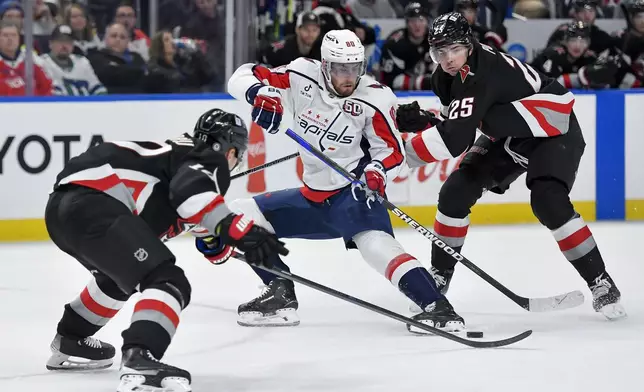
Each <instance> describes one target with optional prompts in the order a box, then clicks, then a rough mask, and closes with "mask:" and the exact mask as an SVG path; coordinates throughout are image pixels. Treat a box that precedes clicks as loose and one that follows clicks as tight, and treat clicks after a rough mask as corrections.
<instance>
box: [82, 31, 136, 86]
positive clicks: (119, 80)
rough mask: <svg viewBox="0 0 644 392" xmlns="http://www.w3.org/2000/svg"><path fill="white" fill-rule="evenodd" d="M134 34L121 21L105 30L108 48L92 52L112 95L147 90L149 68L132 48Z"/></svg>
mask: <svg viewBox="0 0 644 392" xmlns="http://www.w3.org/2000/svg"><path fill="white" fill-rule="evenodd" d="M129 43H130V35H129V34H128V31H127V30H126V29H125V27H124V26H123V25H122V24H120V23H112V24H111V25H109V26H108V27H107V29H106V30H105V48H103V49H101V50H98V51H95V52H91V53H90V54H89V56H88V57H89V61H90V63H91V64H92V67H93V68H94V71H95V72H96V76H98V79H99V80H100V81H101V83H103V85H104V86H105V87H106V88H107V91H108V93H110V94H135V93H142V92H144V86H145V84H146V81H145V76H146V72H147V67H146V65H145V61H144V60H143V58H142V57H141V55H140V54H138V53H136V52H133V51H131V50H129V49H128V45H129Z"/></svg>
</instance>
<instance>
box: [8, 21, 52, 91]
mask: <svg viewBox="0 0 644 392" xmlns="http://www.w3.org/2000/svg"><path fill="white" fill-rule="evenodd" d="M24 60H25V50H24V49H22V48H20V30H19V26H18V25H17V24H15V23H13V22H11V21H0V96H5V97H6V96H24V95H25V94H26V87H27V85H26V81H25V79H24V77H25V76H24V75H25V62H24ZM33 77H34V79H33V81H34V94H35V95H40V96H43V95H51V93H52V83H51V80H50V79H49V76H48V75H47V73H46V72H45V71H44V70H43V69H42V66H41V64H40V61H38V57H36V56H34V68H33Z"/></svg>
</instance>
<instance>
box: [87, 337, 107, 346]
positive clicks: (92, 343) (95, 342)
mask: <svg viewBox="0 0 644 392" xmlns="http://www.w3.org/2000/svg"><path fill="white" fill-rule="evenodd" d="M82 342H83V343H84V344H85V345H86V346H89V347H92V348H102V347H103V345H102V344H101V341H100V340H98V339H96V338H93V337H91V336H89V337H86V338H85V339H83V340H82Z"/></svg>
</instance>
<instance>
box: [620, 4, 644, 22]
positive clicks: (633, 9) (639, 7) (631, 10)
mask: <svg viewBox="0 0 644 392" xmlns="http://www.w3.org/2000/svg"><path fill="white" fill-rule="evenodd" d="M622 7H623V9H624V13H625V14H626V15H628V16H629V17H631V18H632V17H633V16H635V15H636V14H639V13H640V12H644V0H627V1H625V2H623V3H622Z"/></svg>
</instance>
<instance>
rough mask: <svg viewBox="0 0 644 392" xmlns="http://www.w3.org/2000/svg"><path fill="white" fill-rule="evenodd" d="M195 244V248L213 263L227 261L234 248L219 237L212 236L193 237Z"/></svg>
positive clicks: (217, 263) (218, 263)
mask: <svg viewBox="0 0 644 392" xmlns="http://www.w3.org/2000/svg"><path fill="white" fill-rule="evenodd" d="M195 245H196V246H197V250H198V251H199V252H201V253H202V254H203V255H204V256H205V257H206V259H208V261H210V262H211V263H213V264H215V265H220V264H223V263H225V262H226V261H228V259H230V256H232V255H233V251H234V250H235V248H234V247H232V246H230V245H226V244H224V242H223V241H222V240H221V239H220V238H218V237H214V236H208V237H203V238H195Z"/></svg>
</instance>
